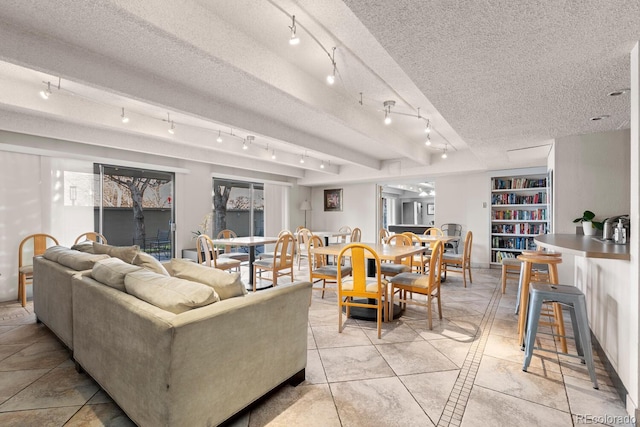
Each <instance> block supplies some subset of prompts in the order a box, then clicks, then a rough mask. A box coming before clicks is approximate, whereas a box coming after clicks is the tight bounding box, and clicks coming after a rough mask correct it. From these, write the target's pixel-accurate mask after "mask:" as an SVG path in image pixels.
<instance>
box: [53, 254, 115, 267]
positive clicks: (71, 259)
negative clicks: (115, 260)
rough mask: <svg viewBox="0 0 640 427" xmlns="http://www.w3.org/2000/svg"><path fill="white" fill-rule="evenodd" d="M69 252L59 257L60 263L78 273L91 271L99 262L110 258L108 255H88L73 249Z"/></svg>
mask: <svg viewBox="0 0 640 427" xmlns="http://www.w3.org/2000/svg"><path fill="white" fill-rule="evenodd" d="M67 250H68V251H69V252H68V253H65V254H61V255H60V256H59V257H58V263H59V264H61V265H64V266H65V267H69V268H72V269H74V270H77V271H80V270H91V269H92V268H93V265H94V264H95V263H96V262H97V261H99V260H101V259H105V258H109V255H106V254H88V253H86V252H78V251H73V250H71V249H67Z"/></svg>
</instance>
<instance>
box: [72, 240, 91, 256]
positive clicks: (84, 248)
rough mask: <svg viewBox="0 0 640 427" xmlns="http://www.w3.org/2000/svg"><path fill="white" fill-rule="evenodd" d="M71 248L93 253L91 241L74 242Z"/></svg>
mask: <svg viewBox="0 0 640 427" xmlns="http://www.w3.org/2000/svg"><path fill="white" fill-rule="evenodd" d="M71 249H73V250H74V251H80V252H87V253H90V254H92V253H93V242H92V241H89V240H86V241H84V242H82V243H78V244H75V245H73V246H71Z"/></svg>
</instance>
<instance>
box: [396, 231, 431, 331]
mask: <svg viewBox="0 0 640 427" xmlns="http://www.w3.org/2000/svg"><path fill="white" fill-rule="evenodd" d="M442 251H443V247H442V242H436V244H435V245H434V247H433V249H432V251H431V257H430V260H429V265H430V266H431V268H429V272H428V273H427V274H420V273H401V274H398V275H396V276H394V277H393V278H392V279H391V280H390V283H391V290H390V292H389V295H390V297H389V306H391V307H393V304H394V300H395V299H396V297H395V294H396V292H398V298H397V300H398V301H399V302H400V304H401V306H402V307H403V308H404V307H406V305H407V304H415V305H421V306H424V307H427V322H428V326H429V329H430V330H431V329H433V320H432V317H433V315H432V307H431V306H432V303H433V301H434V300H436V302H437V303H438V318H439V319H441V320H442V302H441V300H440V268H441V267H440V266H441V265H442V262H441V261H442ZM407 293H410V294H412V296H411V297H407ZM413 294H421V295H424V296H425V297H426V301H423V300H421V299H418V298H413Z"/></svg>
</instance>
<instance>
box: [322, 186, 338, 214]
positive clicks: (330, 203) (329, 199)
mask: <svg viewBox="0 0 640 427" xmlns="http://www.w3.org/2000/svg"><path fill="white" fill-rule="evenodd" d="M324 210H325V212H331V211H341V210H342V188H336V189H333V190H324Z"/></svg>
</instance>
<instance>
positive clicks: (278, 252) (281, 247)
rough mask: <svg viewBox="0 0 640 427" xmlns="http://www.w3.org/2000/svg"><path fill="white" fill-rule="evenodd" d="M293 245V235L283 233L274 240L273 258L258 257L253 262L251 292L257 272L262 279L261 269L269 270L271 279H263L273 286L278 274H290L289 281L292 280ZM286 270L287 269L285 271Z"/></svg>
mask: <svg viewBox="0 0 640 427" xmlns="http://www.w3.org/2000/svg"><path fill="white" fill-rule="evenodd" d="M294 246H295V243H294V241H293V235H291V234H284V235H282V236H281V237H280V238H278V241H277V242H276V247H275V251H274V254H275V255H274V257H273V258H271V259H269V258H267V259H259V260H257V261H255V262H254V263H253V292H255V291H256V284H257V278H258V274H260V279H263V277H262V272H263V271H270V272H271V279H264V280H271V282H272V283H273V286H274V287H275V286H277V285H278V277H280V276H286V275H290V276H291V281H292V282H293V281H294V278H293V264H294V253H293V252H294ZM287 270H289V271H288V272H287Z"/></svg>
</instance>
